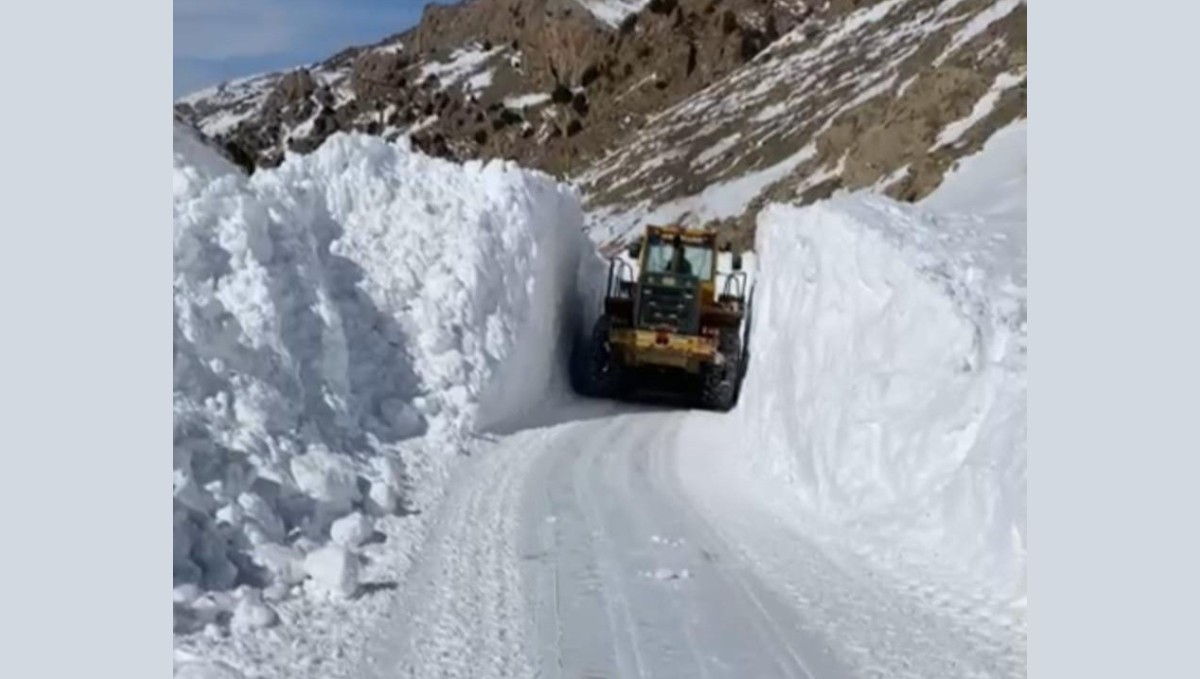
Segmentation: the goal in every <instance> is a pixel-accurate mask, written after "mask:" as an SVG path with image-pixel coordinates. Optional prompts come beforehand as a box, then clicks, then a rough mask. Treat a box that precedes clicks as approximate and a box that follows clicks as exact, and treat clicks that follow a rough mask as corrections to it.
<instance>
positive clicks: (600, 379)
mask: <svg viewBox="0 0 1200 679" xmlns="http://www.w3.org/2000/svg"><path fill="white" fill-rule="evenodd" d="M608 331H609V320H608V317H607V316H601V317H600V318H599V319H598V320H597V321H596V325H595V326H594V327H593V329H592V336H591V338H590V341H589V342H588V352H587V363H586V365H585V366H584V370H585V377H584V382H585V383H586V384H587V391H588V394H587V395H589V396H595V397H597V398H616V397H618V396H620V395H621V393H622V390H623V386H624V382H625V375H624V370H622V367H621V364H620V362H619V361H617V359H616V356H615V355H614V354H613V351H612V344H611V343H610V342H609V338H608Z"/></svg>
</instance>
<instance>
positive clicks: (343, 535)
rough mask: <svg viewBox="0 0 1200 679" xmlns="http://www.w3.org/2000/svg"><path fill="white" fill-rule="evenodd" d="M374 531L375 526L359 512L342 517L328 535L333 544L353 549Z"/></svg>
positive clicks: (334, 523) (335, 522)
mask: <svg viewBox="0 0 1200 679" xmlns="http://www.w3.org/2000/svg"><path fill="white" fill-rule="evenodd" d="M374 531H375V525H374V524H373V523H372V522H371V520H370V519H368V518H367V517H365V516H363V514H362V513H361V512H354V513H353V514H350V515H348V516H344V517H342V518H340V519H338V520H337V521H334V522H333V525H332V526H330V528H329V535H330V537H332V538H333V541H334V543H336V544H339V545H341V546H343V547H346V548H348V549H349V548H354V547H357V546H359V545H361V544H362V543H364V542H366V540H367V538H369V537H371V533H373V532H374Z"/></svg>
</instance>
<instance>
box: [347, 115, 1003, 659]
mask: <svg viewBox="0 0 1200 679" xmlns="http://www.w3.org/2000/svg"><path fill="white" fill-rule="evenodd" d="M1019 132H1020V130H1019V129H1018V130H1015V131H1012V132H1008V133H1006V134H1007V135H1008V137H1007V138H1006V139H1003V140H1002V142H1003V143H1000V144H997V145H996V146H993V147H989V149H988V150H987V152H986V153H985V154H982V156H981V157H980V158H975V159H972V163H971V164H970V166H969V167H964V168H962V169H961V170H960V174H959V175H958V176H959V179H958V180H957V181H959V182H960V186H969V185H971V184H973V183H974V182H975V181H978V180H979V179H980V177H981V176H984V175H986V176H989V177H996V176H999V175H1001V174H1003V173H1004V172H1005V170H1004V169H1003V168H1006V167H1007V168H1008V169H1009V170H1011V166H1010V164H1009V163H1008V162H1007V161H1008V160H1011V158H1012V156H1013V155H1015V154H1008V152H1009V151H1010V150H1012V148H1013V147H1014V146H1015V144H1014V142H1013V139H1014V138H1015V137H1016V136H1018V133H1019ZM1018 188H1020V189H1021V190H1023V186H1021V185H1019V184H1017V183H1015V182H1003V183H1001V184H999V185H997V186H994V187H993V189H994V191H993V195H982V194H978V193H977V194H975V195H974V196H972V197H970V198H969V199H964V200H963V201H962V202H960V203H959V204H958V209H967V208H971V207H972V206H978V207H980V208H981V209H980V211H979V213H977V214H970V215H968V214H953V213H941V212H937V213H935V212H933V211H931V209H930V208H928V207H925V206H912V205H906V204H901V203H897V202H894V201H891V200H888V199H886V198H883V197H880V196H872V195H864V194H856V195H848V196H844V197H841V198H838V199H834V200H830V201H826V202H824V203H818V204H816V205H813V206H809V207H805V208H797V207H792V206H781V205H772V206H769V207H768V208H767V209H766V210H765V211H764V212H763V213H762V214H761V216H760V222H759V226H758V232H757V233H758V242H757V245H758V248H757V250H758V251H759V256H758V257H757V258H755V264H754V273H755V295H754V312H753V321H752V323H751V326H752V331H751V335H750V337H751V341H752V354H751V355H752V358H751V363H750V369H749V375H748V377H747V380H746V382H745V385H744V390H743V395H742V401H741V403H740V404H739V406H738V407H737V409H736V410H735V411H734V412H733V413H732V414H729V415H717V414H712V413H705V412H687V411H680V410H671V409H666V408H661V409H660V408H655V407H645V406H640V407H639V406H632V405H628V404H616V403H608V402H596V401H583V400H566V401H565V402H560V404H559V405H558V406H557V407H555V408H554V409H552V410H549V411H547V412H544V413H541V414H540V415H539V418H538V420H537V421H536V422H535V421H530V422H528V426H529V428H527V429H525V430H523V431H520V432H518V433H515V434H513V435H511V436H508V437H506V438H502V439H500V440H498V441H495V442H490V443H488V442H484V443H480V444H479V448H478V454H477V455H474V456H473V458H474V459H476V460H478V461H477V462H476V463H475V464H474V466H473V467H472V469H473V471H472V473H471V474H469V475H468V476H465V477H464V479H463V480H462V483H461V485H459V486H457V487H456V489H455V497H456V498H457V499H456V500H455V501H453V502H452V503H450V504H449V505H448V507H447V509H446V511H445V512H444V513H443V515H442V516H441V517H440V518H439V521H438V524H437V527H436V528H435V529H434V535H435V537H434V538H432V539H431V540H430V542H429V545H430V550H431V556H430V557H429V558H428V561H427V562H426V564H425V566H424V567H423V568H422V569H421V570H420V575H419V577H417V578H415V579H414V580H413V584H412V585H411V586H410V587H408V588H407V590H406V593H405V595H404V596H403V597H401V598H400V599H399V600H398V601H397V604H396V613H395V616H394V618H395V620H397V621H399V625H400V627H399V631H398V632H397V628H396V627H386V626H385V627H382V628H381V630H380V633H379V635H378V637H377V642H376V645H375V646H374V647H373V648H372V652H371V653H370V656H371V657H372V658H373V665H372V666H371V667H370V668H367V669H366V670H364V671H363V672H362V674H363V676H376V677H385V676H386V677H391V676H397V675H399V676H405V677H420V676H429V675H431V674H437V675H439V676H449V677H468V676H520V677H532V676H552V677H579V676H605V677H609V676H620V677H636V676H644V677H649V676H665V677H748V676H750V677H805V678H815V677H821V678H825V679H830V678H833V679H836V678H838V677H862V676H880V677H1013V678H1016V677H1023V676H1024V675H1025V671H1026V667H1025V645H1026V623H1025V610H1024V603H1023V602H1024V600H1025V596H1026V594H1025V543H1024V540H1025V538H1024V536H1025V533H1026V524H1025V458H1026V452H1025V442H1024V436H1025V424H1024V423H1025V321H1024V313H1025V302H1024V300H1025V292H1024V284H1023V281H1024V257H1023V249H1014V248H1013V247H1011V245H1012V243H1011V242H1010V236H1011V234H1010V233H1009V232H1008V231H1007V227H1009V226H1011V223H1005V224H1002V226H1004V227H1005V228H998V225H997V223H996V221H995V219H996V216H997V215H998V214H1003V215H1005V216H1006V219H1015V218H1016V214H1017V213H1016V211H1015V210H1013V209H1010V208H1011V206H1013V205H1015V204H1016V202H1017V201H1018V198H1017V197H1016V196H1002V195H997V194H1003V193H1009V192H1012V191H1015V190H1017V189H1018ZM997 205H1004V206H1008V208H1006V209H1005V210H1003V211H999V212H998V211H997V210H996V209H995V207H994V206H997ZM547 420H549V422H550V424H546V422H547ZM539 423H540V426H539ZM517 592H520V595H518V594H517Z"/></svg>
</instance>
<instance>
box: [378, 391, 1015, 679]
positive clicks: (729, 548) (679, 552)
mask: <svg viewBox="0 0 1200 679" xmlns="http://www.w3.org/2000/svg"><path fill="white" fill-rule="evenodd" d="M560 415H561V419H563V420H565V421H563V422H561V423H559V424H554V425H550V426H545V427H539V428H535V429H529V430H525V431H521V432H518V433H516V434H513V435H511V436H508V437H505V438H501V439H499V440H496V441H482V442H480V446H479V451H478V452H479V453H481V454H479V455H477V456H476V460H474V461H473V462H472V463H469V464H468V465H467V467H468V469H465V470H464V473H463V474H462V476H461V477H460V478H459V479H458V480H457V481H456V483H455V484H454V487H453V488H452V490H451V491H450V494H449V497H448V500H447V502H446V503H445V506H444V507H443V511H442V513H441V514H440V515H439V517H438V519H437V520H436V522H435V526H434V528H433V530H432V533H431V535H432V537H431V538H430V541H429V545H428V547H427V551H426V552H425V554H426V556H425V557H424V559H423V563H422V564H421V565H420V566H419V567H418V572H417V573H416V574H415V577H413V578H412V579H411V580H410V581H409V583H408V586H407V587H406V589H405V591H404V592H403V593H402V595H401V596H400V597H399V601H398V606H397V609H396V613H395V615H394V617H393V618H392V620H391V621H389V622H388V624H387V625H385V626H384V627H381V630H380V634H379V635H377V639H376V643H375V648H374V649H373V652H372V653H371V660H370V661H369V662H370V663H371V667H370V668H369V671H366V672H364V674H365V675H369V676H377V677H396V676H402V677H480V676H487V677H533V676H541V677H571V678H576V677H713V678H716V677H813V678H836V677H859V676H891V677H905V676H913V677H917V676H922V677H929V676H943V677H951V676H954V677H970V676H988V677H997V676H1021V675H1022V672H1023V668H1024V651H1023V648H1016V647H1013V646H1012V645H1011V639H1013V630H1012V629H1007V628H1006V627H1005V626H1004V625H1003V624H1002V623H1001V621H997V620H995V619H983V618H980V619H977V620H973V621H970V624H967V623H968V621H966V620H964V619H963V617H962V615H959V614H955V613H953V612H952V611H947V613H945V614H938V613H937V612H936V611H935V610H934V609H935V606H933V605H932V603H933V602H931V601H929V600H924V601H923V600H922V599H927V597H925V594H927V592H923V591H921V590H919V589H916V588H911V589H910V590H909V591H905V590H904V588H903V587H902V586H901V585H900V583H894V582H885V581H884V580H882V579H878V580H877V578H882V576H880V575H879V574H876V573H873V572H872V571H870V570H869V569H867V568H865V567H863V566H862V565H860V564H858V563H857V561H856V559H854V558H853V557H851V556H849V555H847V554H843V553H838V551H837V550H836V549H835V550H833V551H831V550H830V547H829V545H818V544H817V543H816V542H814V541H812V540H811V539H809V537H807V536H806V535H805V534H804V533H803V531H801V530H798V529H797V527H796V526H795V525H794V524H791V523H789V522H787V521H786V520H784V519H783V517H780V516H778V515H777V514H775V513H773V512H772V511H771V509H769V508H768V507H767V506H765V505H763V504H761V503H759V502H757V501H756V499H755V498H754V497H747V496H745V495H742V494H739V493H740V492H741V491H742V490H744V489H745V488H746V487H747V486H745V485H743V484H731V483H727V482H726V481H728V480H729V479H728V477H727V474H735V473H736V471H735V469H736V465H730V464H728V462H729V460H728V459H723V458H722V456H725V457H726V458H727V456H728V455H729V453H730V449H729V448H728V447H726V446H722V445H721V443H720V442H721V436H720V431H721V429H722V428H721V423H720V418H721V417H722V416H721V415H716V414H709V413H702V412H693V411H684V410H671V409H665V408H634V407H632V406H625V405H615V404H602V403H595V402H577V403H575V404H573V405H571V406H570V407H569V408H567V409H564V410H563V411H561V413H560ZM964 608H966V607H964Z"/></svg>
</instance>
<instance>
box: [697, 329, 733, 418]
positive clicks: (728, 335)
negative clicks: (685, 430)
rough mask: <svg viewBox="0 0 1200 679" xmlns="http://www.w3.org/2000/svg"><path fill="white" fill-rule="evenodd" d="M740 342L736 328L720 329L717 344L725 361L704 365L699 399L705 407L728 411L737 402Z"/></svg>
mask: <svg viewBox="0 0 1200 679" xmlns="http://www.w3.org/2000/svg"><path fill="white" fill-rule="evenodd" d="M741 345H742V342H741V338H740V337H738V331H737V328H729V329H726V330H722V331H721V336H720V340H719V343H718V345H717V348H718V350H719V351H720V352H721V355H722V356H724V357H725V361H724V363H723V364H721V365H717V364H715V363H714V364H712V365H709V366H706V367H705V369H704V372H703V374H702V379H703V383H702V385H701V393H700V400H701V403H702V404H703V405H704V407H705V408H708V409H710V410H717V411H720V412H729V411H730V410H731V409H733V406H734V405H735V404H736V403H737V396H738V382H739V379H740V377H741V374H742V367H741V364H742V361H741V359H742V347H741Z"/></svg>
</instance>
